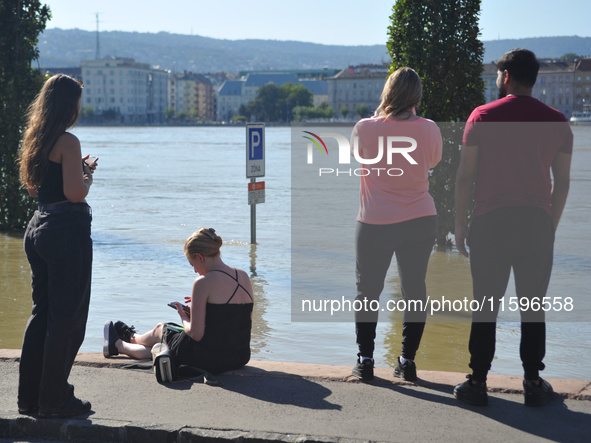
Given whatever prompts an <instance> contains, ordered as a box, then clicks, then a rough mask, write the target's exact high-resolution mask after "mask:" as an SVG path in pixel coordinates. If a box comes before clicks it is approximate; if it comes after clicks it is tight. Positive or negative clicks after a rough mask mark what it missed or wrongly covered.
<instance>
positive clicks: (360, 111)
mask: <svg viewBox="0 0 591 443" xmlns="http://www.w3.org/2000/svg"><path fill="white" fill-rule="evenodd" d="M368 112H369V106H367V105H366V104H365V103H363V104H361V105H357V106H355V114H357V115H358V116H359V117H360V118H365V117H367V113H368Z"/></svg>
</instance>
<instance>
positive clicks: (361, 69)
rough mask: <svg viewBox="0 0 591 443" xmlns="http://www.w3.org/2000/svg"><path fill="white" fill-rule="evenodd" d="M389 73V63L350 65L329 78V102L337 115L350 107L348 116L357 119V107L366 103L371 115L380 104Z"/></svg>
mask: <svg viewBox="0 0 591 443" xmlns="http://www.w3.org/2000/svg"><path fill="white" fill-rule="evenodd" d="M388 75H389V67H388V66H387V65H360V66H350V67H348V68H347V69H343V70H342V71H340V72H339V73H338V74H336V75H334V76H333V77H330V78H328V79H327V82H328V104H329V105H330V106H332V107H333V108H334V110H335V111H336V113H337V116H340V115H342V109H343V108H346V109H348V114H347V118H349V119H353V120H354V119H357V117H356V116H355V108H356V107H357V106H359V105H362V104H365V105H367V106H368V108H369V114H370V115H371V114H372V113H373V112H374V111H375V110H376V109H377V107H378V106H379V104H380V95H381V93H382V90H383V89H384V84H385V83H386V79H387V78H388Z"/></svg>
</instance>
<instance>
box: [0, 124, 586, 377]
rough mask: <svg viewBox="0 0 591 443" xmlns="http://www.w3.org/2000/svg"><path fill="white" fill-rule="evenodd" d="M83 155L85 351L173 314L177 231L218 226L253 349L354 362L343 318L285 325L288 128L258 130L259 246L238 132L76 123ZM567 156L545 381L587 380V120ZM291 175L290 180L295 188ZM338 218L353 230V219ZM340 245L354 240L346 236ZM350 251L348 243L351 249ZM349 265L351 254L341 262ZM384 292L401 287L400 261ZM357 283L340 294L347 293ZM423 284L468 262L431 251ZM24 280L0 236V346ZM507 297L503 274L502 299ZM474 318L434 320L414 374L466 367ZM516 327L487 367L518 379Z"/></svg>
mask: <svg viewBox="0 0 591 443" xmlns="http://www.w3.org/2000/svg"><path fill="white" fill-rule="evenodd" d="M73 132H74V133H75V134H76V135H77V136H78V137H79V138H80V140H81V143H82V151H83V153H88V154H91V155H93V156H99V157H100V160H99V168H98V169H97V171H96V174H95V180H94V185H93V187H92V189H91V193H90V194H89V197H88V199H87V200H88V202H89V204H90V205H91V206H92V208H93V225H92V237H93V240H94V265H93V282H92V297H91V306H90V314H89V319H88V326H87V333H86V339H85V341H84V343H83V345H82V348H81V351H83V352H100V351H101V348H102V327H103V324H104V322H105V321H106V320H123V321H125V322H126V323H128V324H133V325H135V326H136V328H137V329H138V330H139V331H145V330H146V329H148V328H151V327H152V326H154V325H155V324H156V323H157V322H160V321H178V318H177V316H176V314H175V312H174V311H173V310H172V309H170V308H169V307H167V306H166V304H167V303H168V302H170V301H173V300H179V301H180V300H183V298H184V296H185V295H189V294H190V289H191V285H192V282H193V279H194V278H195V275H194V274H193V270H192V268H191V267H190V266H189V264H188V263H187V261H186V259H185V257H184V255H183V244H184V241H185V239H186V238H187V237H188V236H189V235H190V234H191V233H192V232H193V231H194V230H195V229H196V228H198V227H202V226H205V227H213V228H215V229H216V230H217V232H218V233H219V234H220V235H221V236H222V238H223V239H224V246H223V248H222V255H223V258H224V260H225V261H226V263H228V264H230V265H232V266H237V267H240V268H242V269H244V270H246V271H247V272H249V273H250V275H251V280H252V283H253V288H254V292H255V299H256V308H255V313H254V317H253V318H254V325H253V339H252V348H253V355H252V358H253V359H256V360H277V361H294V362H310V363H321V364H337V365H353V363H354V360H355V356H356V352H357V349H356V345H355V337H354V325H353V323H351V322H342V321H341V322H317V321H294V318H292V301H291V288H292V281H291V276H292V273H291V266H292V263H291V257H292V242H291V235H292V226H291V192H292V177H291V156H290V151H291V130H290V129H289V128H267V129H266V134H265V135H266V177H264V178H262V179H259V181H261V180H263V181H265V183H266V185H265V187H266V201H265V203H263V204H259V205H257V244H256V245H251V244H250V207H249V206H248V204H247V203H248V200H247V192H248V191H247V184H248V179H247V178H246V174H245V130H244V128H234V127H232V128H197V127H189V128H172V127H164V128H157V127H148V128H135V127H134V128H127V127H116V128H103V127H100V128H95V127H79V128H76V129H75V130H74V131H73ZM573 132H574V134H575V152H574V157H573V172H572V183H571V192H570V195H569V201H568V202H567V207H566V209H565V212H564V216H563V220H562V222H561V225H560V227H559V230H558V232H557V237H556V246H555V254H556V255H555V265H554V271H553V276H552V280H551V284H550V289H549V293H548V295H552V296H561V297H567V296H571V297H573V299H574V309H573V311H571V312H569V313H568V314H567V313H564V312H563V314H564V315H563V316H562V317H561V318H560V319H559V320H560V321H549V322H548V328H547V342H548V346H547V348H548V349H547V356H546V359H545V363H546V370H545V371H544V375H545V376H546V377H556V378H575V379H591V338H590V337H591V323H590V321H589V316H588V314H589V313H590V312H591V299H589V297H588V296H589V294H590V292H591V291H590V289H589V288H591V238H590V236H589V226H590V223H591V197H590V195H589V182H590V181H591V127H590V126H577V127H573ZM296 185H299V183H294V186H296ZM344 223H345V224H350V226H353V227H354V224H355V221H354V214H353V218H352V219H351V220H348V221H347V220H345V221H344ZM342 241H343V244H344V245H349V243H350V242H351V239H350V238H343V240H342ZM346 248H349V246H346ZM334 266H337V267H338V266H340V267H341V268H340V271H343V270H344V271H345V272H347V273H348V272H351V273H352V272H353V270H354V263H347V264H339V263H336V264H334ZM392 268H393V270H392V272H391V273H390V274H389V276H388V279H387V282H386V288H385V290H384V293H383V296H382V297H383V298H387V297H393V298H396V294H397V293H399V282H398V280H397V276H396V272H395V271H396V270H395V266H392ZM351 281H352V282H353V284H352V285H349V286H351V287H350V288H348V289H347V291H346V292H347V294H343V295H345V296H346V297H349V298H351V297H353V296H354V293H355V287H354V279H353V274H351ZM427 284H428V291H429V293H433V294H435V293H436V294H440V295H448V298H457V297H460V298H462V297H464V296H467V297H469V298H470V297H471V295H470V294H471V280H470V272H469V263H468V261H467V259H465V258H463V257H462V256H461V255H460V254H458V253H457V252H456V251H451V252H434V253H433V255H432V257H431V261H430V263H429V273H428V279H427ZM29 285H30V278H29V267H28V263H27V260H26V258H25V256H24V253H23V251H22V236H18V235H16V236H15V235H7V234H0V348H13V349H17V348H20V345H21V341H22V334H23V330H24V327H25V324H26V321H27V318H28V316H29V314H30V309H31V300H30V286H29ZM512 294H514V290H513V289H512V283H511V284H510V286H509V289H508V292H507V296H506V297H510V296H511V295H512ZM469 329H470V323H469V321H437V318H434V319H430V321H429V322H428V324H427V327H426V329H425V335H424V337H423V340H422V343H421V348H420V350H419V353H418V356H417V365H418V367H419V369H430V370H445V371H459V372H463V371H468V359H469V355H468V352H467V341H468V335H469ZM377 334H378V336H377V339H376V355H375V358H376V364H377V365H378V366H394V365H395V362H396V357H397V355H398V354H399V352H400V339H401V325H400V322H399V317H398V316H397V315H395V314H387V315H382V316H381V317H380V323H379V325H378V331H377ZM518 342H519V323H517V322H516V321H514V319H512V318H508V319H506V320H503V321H502V322H500V323H499V327H498V330H497V353H496V357H495V361H494V362H493V368H492V371H491V373H497V374H507V375H517V376H519V375H521V374H522V369H521V364H520V361H519V343H518Z"/></svg>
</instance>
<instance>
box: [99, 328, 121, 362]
mask: <svg viewBox="0 0 591 443" xmlns="http://www.w3.org/2000/svg"><path fill="white" fill-rule="evenodd" d="M103 331H104V340H103V355H104V356H105V357H111V356H112V355H119V351H118V350H117V346H115V342H116V341H117V340H119V335H118V334H117V331H116V330H115V326H113V322H112V321H107V322H106V323H105V328H104V330H103Z"/></svg>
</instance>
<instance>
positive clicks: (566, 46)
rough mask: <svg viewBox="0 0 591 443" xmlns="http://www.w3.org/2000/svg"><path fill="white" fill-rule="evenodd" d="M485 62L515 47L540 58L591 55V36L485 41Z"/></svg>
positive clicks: (494, 59)
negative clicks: (571, 54) (570, 54)
mask: <svg viewBox="0 0 591 443" xmlns="http://www.w3.org/2000/svg"><path fill="white" fill-rule="evenodd" d="M484 48H485V52H484V60H483V61H484V63H490V62H492V61H496V60H498V59H499V58H500V57H501V56H502V55H503V54H504V53H505V52H507V51H508V50H510V49H514V48H525V49H529V50H530V51H533V52H534V53H535V54H536V55H537V56H538V58H558V57H560V56H562V55H564V54H568V53H571V52H572V53H574V54H577V55H580V56H586V57H591V37H577V36H573V37H535V38H521V39H507V40H490V41H486V42H484Z"/></svg>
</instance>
